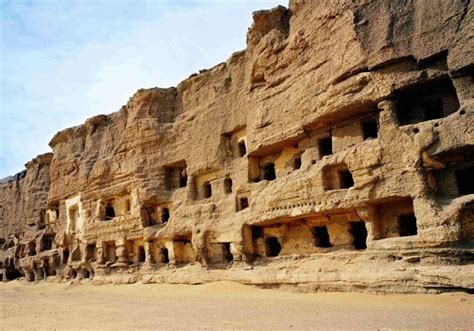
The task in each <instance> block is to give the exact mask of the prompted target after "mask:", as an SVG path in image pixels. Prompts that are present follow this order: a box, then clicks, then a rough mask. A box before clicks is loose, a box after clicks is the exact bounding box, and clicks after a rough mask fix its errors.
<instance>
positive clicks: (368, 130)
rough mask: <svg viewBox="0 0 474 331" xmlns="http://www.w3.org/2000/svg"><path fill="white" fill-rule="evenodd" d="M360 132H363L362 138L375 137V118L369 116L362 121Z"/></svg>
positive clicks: (376, 125) (376, 133) (376, 127)
mask: <svg viewBox="0 0 474 331" xmlns="http://www.w3.org/2000/svg"><path fill="white" fill-rule="evenodd" d="M362 132H363V137H364V140H367V139H370V138H377V137H378V136H379V134H378V132H379V124H378V121H377V119H375V118H371V119H369V120H366V121H364V122H362Z"/></svg>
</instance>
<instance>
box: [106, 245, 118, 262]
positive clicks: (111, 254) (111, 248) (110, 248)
mask: <svg viewBox="0 0 474 331" xmlns="http://www.w3.org/2000/svg"><path fill="white" fill-rule="evenodd" d="M103 246H104V253H105V260H106V261H107V262H112V263H114V262H115V260H116V259H117V246H115V241H109V242H105V243H104V244H103Z"/></svg>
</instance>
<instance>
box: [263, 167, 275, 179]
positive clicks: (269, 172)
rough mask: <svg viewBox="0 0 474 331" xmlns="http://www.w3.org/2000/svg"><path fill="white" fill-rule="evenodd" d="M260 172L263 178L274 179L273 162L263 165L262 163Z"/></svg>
mask: <svg viewBox="0 0 474 331" xmlns="http://www.w3.org/2000/svg"><path fill="white" fill-rule="evenodd" d="M260 173H261V177H262V179H263V180H274V179H276V173H275V164H274V163H267V164H265V165H262V167H261V168H260Z"/></svg>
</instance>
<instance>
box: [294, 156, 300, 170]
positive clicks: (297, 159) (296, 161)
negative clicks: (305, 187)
mask: <svg viewBox="0 0 474 331" xmlns="http://www.w3.org/2000/svg"><path fill="white" fill-rule="evenodd" d="M301 165H302V163H301V156H300V155H298V156H297V157H295V159H294V160H293V169H294V170H298V169H300V168H301Z"/></svg>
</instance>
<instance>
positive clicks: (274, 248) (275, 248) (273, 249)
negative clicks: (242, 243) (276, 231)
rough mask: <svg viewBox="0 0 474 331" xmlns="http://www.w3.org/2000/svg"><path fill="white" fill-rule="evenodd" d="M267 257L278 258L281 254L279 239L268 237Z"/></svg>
mask: <svg viewBox="0 0 474 331" xmlns="http://www.w3.org/2000/svg"><path fill="white" fill-rule="evenodd" d="M265 244H266V249H267V256H278V254H280V252H281V244H280V242H279V241H278V238H277V237H268V238H267V239H266V240H265Z"/></svg>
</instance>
